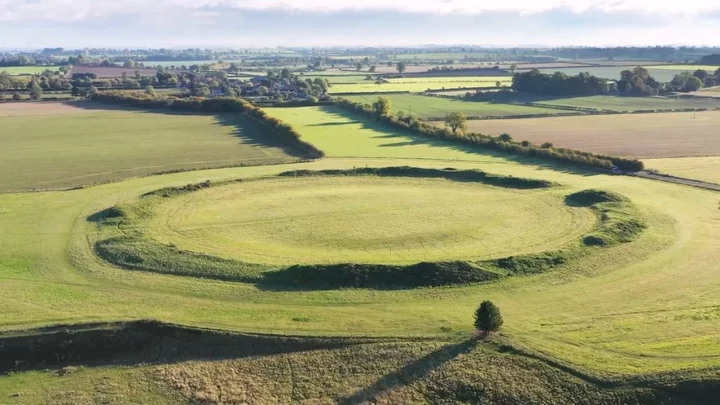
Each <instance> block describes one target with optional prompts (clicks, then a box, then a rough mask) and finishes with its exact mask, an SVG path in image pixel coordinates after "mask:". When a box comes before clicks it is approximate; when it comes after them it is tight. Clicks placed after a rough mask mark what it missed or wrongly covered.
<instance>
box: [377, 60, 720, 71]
mask: <svg viewBox="0 0 720 405" xmlns="http://www.w3.org/2000/svg"><path fill="white" fill-rule="evenodd" d="M387 65H388V67H392V65H393V63H392V61H388V63H387ZM718 70H720V69H718Z"/></svg>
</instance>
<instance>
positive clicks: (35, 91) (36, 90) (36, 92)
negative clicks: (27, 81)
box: [30, 84, 43, 100]
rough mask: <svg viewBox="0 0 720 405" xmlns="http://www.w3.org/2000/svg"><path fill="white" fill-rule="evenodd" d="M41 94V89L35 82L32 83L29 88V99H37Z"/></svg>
mask: <svg viewBox="0 0 720 405" xmlns="http://www.w3.org/2000/svg"><path fill="white" fill-rule="evenodd" d="M42 95H43V91H42V89H41V88H40V86H38V85H37V84H35V85H33V86H32V87H31V88H30V99H31V100H39V99H40V98H41V97H42Z"/></svg>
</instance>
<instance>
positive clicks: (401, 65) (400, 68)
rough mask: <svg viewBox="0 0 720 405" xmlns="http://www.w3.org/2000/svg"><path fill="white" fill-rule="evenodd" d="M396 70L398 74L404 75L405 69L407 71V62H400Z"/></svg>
mask: <svg viewBox="0 0 720 405" xmlns="http://www.w3.org/2000/svg"><path fill="white" fill-rule="evenodd" d="M396 68H397V71H398V73H400V74H403V72H405V69H407V65H406V64H405V62H398V64H397V66H396Z"/></svg>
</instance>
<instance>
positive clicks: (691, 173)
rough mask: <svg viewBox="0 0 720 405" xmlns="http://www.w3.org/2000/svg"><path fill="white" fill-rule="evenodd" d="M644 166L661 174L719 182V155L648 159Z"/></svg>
mask: <svg viewBox="0 0 720 405" xmlns="http://www.w3.org/2000/svg"><path fill="white" fill-rule="evenodd" d="M646 166H647V167H648V168H650V169H656V170H659V171H660V173H663V174H670V175H673V176H678V177H685V178H689V179H695V180H702V181H709V182H711V183H717V184H720V157H689V158H671V159H648V160H647V161H646Z"/></svg>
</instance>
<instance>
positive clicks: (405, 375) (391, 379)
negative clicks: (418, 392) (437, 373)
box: [337, 339, 478, 405]
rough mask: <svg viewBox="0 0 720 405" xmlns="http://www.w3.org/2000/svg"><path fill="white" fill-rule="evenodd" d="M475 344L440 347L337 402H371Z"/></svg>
mask: <svg viewBox="0 0 720 405" xmlns="http://www.w3.org/2000/svg"><path fill="white" fill-rule="evenodd" d="M477 344H478V342H477V341H476V340H475V339H470V340H466V341H464V342H461V343H457V344H452V345H448V346H444V347H441V348H440V349H438V350H435V351H434V352H432V353H429V354H427V355H425V356H423V357H422V358H420V359H418V360H415V361H413V362H412V363H409V364H407V365H406V366H405V367H403V368H401V369H399V370H397V371H395V372H393V373H390V374H387V375H385V376H383V377H382V378H380V379H379V380H377V381H375V383H373V384H372V385H370V386H369V387H365V388H363V389H361V390H359V391H357V392H355V393H354V394H352V395H350V396H348V397H344V398H338V399H337V402H338V404H340V405H354V404H359V403H364V402H368V401H372V400H373V399H375V397H377V396H378V395H380V394H382V393H385V392H388V391H391V390H393V389H395V388H397V387H399V386H407V385H410V384H412V383H413V382H415V381H417V380H420V379H422V378H424V377H426V376H427V375H429V374H430V373H431V372H433V371H434V370H437V369H438V368H440V367H442V366H443V365H444V364H445V363H447V362H449V361H451V360H452V359H454V358H456V357H458V356H459V355H461V354H463V353H469V352H471V351H472V350H473V349H474V348H475V346H477Z"/></svg>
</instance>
